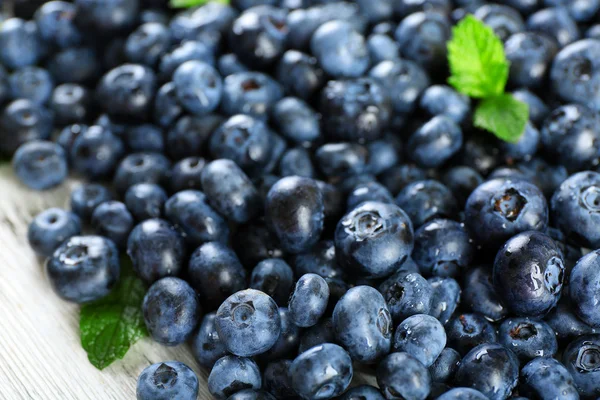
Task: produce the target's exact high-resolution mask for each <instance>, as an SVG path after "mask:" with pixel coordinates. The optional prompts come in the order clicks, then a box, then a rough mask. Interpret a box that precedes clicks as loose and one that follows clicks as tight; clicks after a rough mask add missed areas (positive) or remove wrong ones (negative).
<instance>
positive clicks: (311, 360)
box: [289, 343, 353, 400]
mask: <svg viewBox="0 0 600 400" xmlns="http://www.w3.org/2000/svg"><path fill="white" fill-rule="evenodd" d="M323 371H327V373H325V374H324V373H323ZM289 373H290V377H291V379H292V387H293V388H294V390H295V391H296V393H297V394H298V395H299V396H300V397H301V398H303V399H306V400H309V399H315V400H318V399H331V398H332V397H335V396H338V395H340V394H342V393H343V392H344V391H345V390H346V388H347V387H348V385H350V381H351V380H352V376H353V369H352V359H351V358H350V355H349V354H348V353H347V352H346V350H344V349H343V348H341V347H340V346H338V345H336V344H332V343H324V344H321V345H318V346H315V347H312V348H310V349H309V350H306V351H305V352H304V353H302V354H300V355H299V356H298V357H296V359H295V360H294V361H292V364H291V365H290V369H289Z"/></svg>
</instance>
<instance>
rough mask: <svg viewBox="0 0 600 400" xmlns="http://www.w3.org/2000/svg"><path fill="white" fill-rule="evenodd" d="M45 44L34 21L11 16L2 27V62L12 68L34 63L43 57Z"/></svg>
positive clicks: (0, 40) (0, 43) (0, 45)
mask: <svg viewBox="0 0 600 400" xmlns="http://www.w3.org/2000/svg"><path fill="white" fill-rule="evenodd" d="M44 47H45V46H44V44H43V43H42V41H41V40H40V37H39V31H38V27H37V25H36V23H35V22H33V21H24V20H22V19H20V18H9V19H7V20H6V21H3V22H2V26H1V27H0V49H2V51H0V62H1V63H2V64H3V65H4V66H5V67H8V68H10V69H17V68H22V67H26V66H29V65H34V64H36V63H37V62H38V60H39V59H40V58H41V57H42V54H43V52H44V50H45V49H44Z"/></svg>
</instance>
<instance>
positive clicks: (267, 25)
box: [229, 2, 289, 69]
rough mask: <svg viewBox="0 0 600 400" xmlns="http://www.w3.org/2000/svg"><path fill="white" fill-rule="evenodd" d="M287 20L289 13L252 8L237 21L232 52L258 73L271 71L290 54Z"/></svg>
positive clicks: (257, 7) (280, 10)
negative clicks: (287, 43)
mask: <svg viewBox="0 0 600 400" xmlns="http://www.w3.org/2000/svg"><path fill="white" fill-rule="evenodd" d="M251 4H253V5H254V4H256V2H251ZM286 17H287V12H286V11H285V10H283V9H280V8H275V7H271V6H268V5H257V6H254V7H251V8H248V9H247V10H245V11H243V12H242V13H241V14H240V16H239V17H237V18H236V19H235V21H233V24H232V26H231V31H230V34H229V46H230V48H231V49H232V50H233V52H234V53H235V54H236V55H237V56H238V57H239V58H240V60H241V61H242V62H243V63H244V64H246V65H248V66H250V67H253V68H256V69H265V68H268V67H269V66H271V65H272V64H273V63H274V62H275V61H277V60H278V59H279V57H281V55H282V54H283V52H284V51H285V50H286V40H287V34H288V31H289V29H288V27H287V25H286Z"/></svg>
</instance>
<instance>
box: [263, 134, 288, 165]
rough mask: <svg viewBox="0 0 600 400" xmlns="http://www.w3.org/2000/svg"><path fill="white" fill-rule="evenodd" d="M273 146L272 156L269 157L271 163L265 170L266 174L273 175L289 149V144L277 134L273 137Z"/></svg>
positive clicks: (268, 163)
mask: <svg viewBox="0 0 600 400" xmlns="http://www.w3.org/2000/svg"><path fill="white" fill-rule="evenodd" d="M271 146H272V147H271V156H270V157H269V161H268V162H267V165H265V168H264V170H263V171H264V173H267V174H271V173H273V172H274V171H275V169H277V166H278V165H279V164H280V161H281V158H282V157H283V155H284V153H285V152H286V150H287V148H288V145H287V142H286V141H285V140H284V139H283V138H282V137H281V136H279V135H278V134H276V133H273V134H272V135H271Z"/></svg>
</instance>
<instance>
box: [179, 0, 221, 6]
mask: <svg viewBox="0 0 600 400" xmlns="http://www.w3.org/2000/svg"><path fill="white" fill-rule="evenodd" d="M210 1H216V2H217V3H223V4H229V0H171V1H170V2H169V7H171V8H192V7H199V6H202V5H204V4H206V3H208V2H210Z"/></svg>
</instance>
